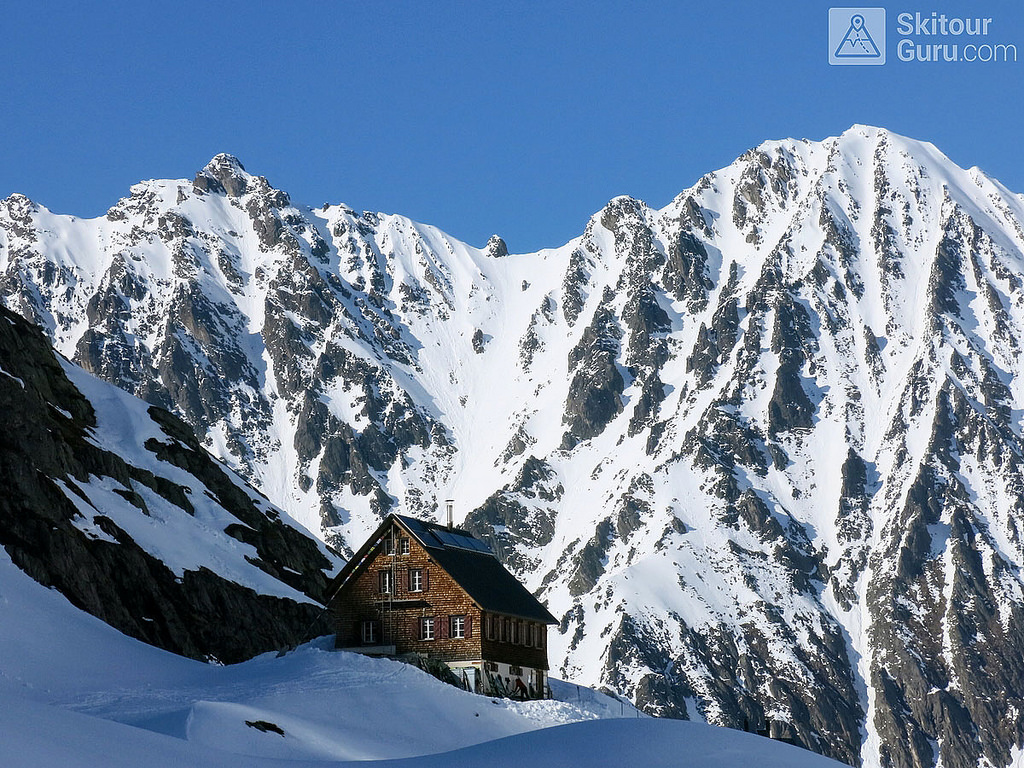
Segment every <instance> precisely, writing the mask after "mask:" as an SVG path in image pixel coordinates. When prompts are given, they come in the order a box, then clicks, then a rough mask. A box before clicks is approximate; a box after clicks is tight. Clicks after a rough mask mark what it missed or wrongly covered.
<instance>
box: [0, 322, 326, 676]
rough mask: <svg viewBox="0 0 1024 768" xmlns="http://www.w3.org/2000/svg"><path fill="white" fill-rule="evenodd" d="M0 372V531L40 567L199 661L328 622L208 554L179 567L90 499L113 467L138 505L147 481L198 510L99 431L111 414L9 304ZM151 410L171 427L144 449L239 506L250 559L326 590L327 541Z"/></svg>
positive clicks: (29, 564) (104, 613) (75, 598)
mask: <svg viewBox="0 0 1024 768" xmlns="http://www.w3.org/2000/svg"><path fill="white" fill-rule="evenodd" d="M0 371H2V372H3V373H2V374H0V409H2V410H3V412H4V413H5V414H7V419H8V424H7V427H8V428H7V429H6V430H5V432H4V435H3V436H0V482H2V483H3V486H4V488H5V492H4V494H3V495H2V498H0V543H2V544H3V546H4V548H5V549H6V550H7V552H8V553H9V554H10V556H11V558H12V559H13V560H14V562H15V563H16V564H17V565H18V566H19V567H21V568H22V569H23V570H25V571H26V572H27V573H28V574H29V575H30V576H32V577H33V578H35V579H36V580H37V581H39V582H41V583H42V584H45V585H46V586H52V587H55V588H56V589H58V590H59V591H60V592H62V593H63V594H64V595H65V596H67V597H68V599H69V600H71V602H73V603H74V604H75V605H77V606H78V607H80V608H82V609H83V610H86V611H88V612H89V613H92V614H93V615H95V616H98V617H99V618H101V619H103V620H104V621H106V622H107V623H109V624H111V625H112V626H114V627H116V628H117V629H119V630H121V631H122V632H125V633H126V634H129V635H131V636H133V637H136V638H138V639H140V640H143V641H145V642H148V643H151V644H153V645H157V646H160V647H161V648H165V649H167V650H171V651H174V652H176V653H180V654H183V655H187V656H191V657H194V658H199V659H204V658H210V657H215V658H217V659H220V660H221V661H224V662H234V661H240V660H243V659H246V658H249V657H251V656H253V655H255V654H257V653H260V652H262V651H267V650H271V649H275V648H280V647H284V646H287V645H290V644H292V643H295V642H299V641H301V640H303V639H305V638H306V637H309V636H313V633H315V632H317V631H328V628H326V626H317V625H316V623H315V619H317V617H318V615H319V613H320V609H319V607H318V606H317V605H316V604H315V603H300V602H296V601H295V600H292V599H286V598H280V597H270V596H267V595H261V594H257V593H256V592H254V591H253V590H252V589H250V588H248V587H243V586H240V585H239V584H237V583H234V582H233V581H230V580H228V579H226V578H224V577H223V576H221V575H219V574H217V573H215V572H214V571H212V570H210V569H209V568H207V567H205V566H200V567H199V568H198V569H196V570H187V571H185V572H184V574H183V575H181V576H180V577H179V576H176V575H175V573H174V572H173V571H172V570H171V569H170V568H168V567H167V566H166V565H165V564H164V563H163V562H161V561H160V560H159V559H158V558H157V557H155V556H153V555H152V554H150V553H148V552H146V551H145V550H144V549H143V548H142V547H140V546H139V545H138V544H137V543H136V542H135V541H134V540H133V539H132V537H131V536H130V535H129V534H128V533H127V532H126V531H125V530H124V529H123V528H121V527H120V526H118V524H117V523H116V522H114V520H113V519H112V518H111V517H109V516H107V515H106V514H104V511H105V510H104V507H103V506H102V503H101V505H100V506H93V502H92V501H90V493H91V488H90V486H91V484H92V483H93V481H95V480H96V479H97V478H104V479H107V480H108V481H109V482H111V483H113V484H114V486H115V488H114V491H115V493H117V494H118V495H120V496H122V497H123V498H124V499H126V501H127V502H128V503H129V504H131V505H133V506H135V507H137V508H138V509H137V514H139V515H146V516H148V515H149V514H150V512H149V511H148V509H147V505H146V502H145V501H144V499H143V497H142V496H140V495H139V493H138V492H137V490H136V489H144V488H146V489H149V490H151V491H152V492H154V493H156V494H157V495H158V496H159V497H161V498H162V499H164V500H166V501H168V502H170V503H171V504H173V505H175V506H177V507H179V508H180V509H181V510H183V511H184V512H185V513H187V514H195V512H194V509H193V507H192V504H191V502H190V501H189V498H188V495H189V493H191V489H189V488H185V487H183V486H181V485H178V484H177V483H175V482H173V481H170V480H167V479H165V478H164V477H161V476H159V475H154V474H153V473H152V472H150V471H149V470H146V469H141V468H139V467H136V466H133V465H132V464H130V463H128V462H126V461H125V460H124V459H122V458H121V457H120V456H118V455H116V454H114V453H111V452H109V451H107V450H105V449H102V448H100V447H98V446H97V445H96V444H95V442H94V441H92V440H90V432H91V430H93V429H94V428H95V427H96V424H97V418H109V417H110V414H99V415H98V414H97V413H96V411H95V410H94V407H93V405H92V404H91V403H90V402H89V401H88V400H87V399H86V398H85V397H84V396H83V395H82V394H81V392H79V391H78V390H77V389H76V388H75V386H74V385H73V384H72V383H71V382H70V381H69V380H68V378H67V376H66V375H65V373H64V371H63V369H62V368H61V366H60V364H59V363H58V362H57V359H56V358H55V357H54V354H53V351H52V349H51V348H50V345H49V342H48V341H47V340H46V338H45V337H44V336H43V334H42V333H41V332H40V331H39V330H38V329H37V328H35V327H33V326H31V325H29V324H28V323H27V322H26V321H25V320H24V319H22V318H21V317H19V316H17V315H15V314H13V313H11V312H9V311H8V310H6V309H3V308H0ZM150 414H151V416H152V418H153V420H154V423H155V425H158V426H159V427H160V429H161V430H162V432H163V434H164V436H165V437H164V438H163V439H161V440H157V439H152V438H151V439H150V441H149V443H147V448H149V449H150V450H152V451H153V452H154V453H155V454H156V456H157V457H158V458H159V459H160V460H161V461H165V462H168V464H169V466H170V465H173V466H175V467H178V468H180V469H183V470H185V472H187V473H188V474H189V475H190V476H191V477H193V478H196V480H198V481H199V482H200V483H201V484H202V486H204V487H205V488H206V489H207V492H208V493H210V494H211V495H212V496H213V497H214V498H215V499H216V500H217V503H218V504H219V505H220V506H221V507H222V508H223V509H224V510H225V511H227V512H229V513H230V514H231V515H232V516H234V517H235V518H236V520H237V522H236V523H235V524H233V525H231V526H229V527H228V529H226V532H227V533H228V535H231V536H233V537H234V538H237V539H238V540H240V541H243V542H245V543H247V544H250V545H252V547H253V548H254V557H253V558H252V559H251V560H250V562H251V563H252V564H253V565H255V566H256V567H257V568H259V569H261V570H262V571H264V572H266V573H267V574H269V575H271V576H273V577H274V578H277V579H279V580H280V581H281V582H283V583H285V584H288V585H289V586H291V587H293V588H294V589H296V590H299V591H302V592H305V593H306V594H308V595H309V596H310V597H312V598H314V599H315V600H323V599H325V597H326V596H325V594H324V590H325V589H326V586H327V571H328V570H329V569H331V568H332V563H331V562H330V561H329V560H328V559H327V558H326V557H325V556H324V555H323V554H322V553H321V551H320V549H319V547H318V546H317V544H316V543H315V542H314V541H312V540H311V539H309V538H308V537H307V536H306V535H304V534H302V533H300V532H299V531H298V530H297V529H296V528H293V527H291V526H289V525H287V524H285V523H284V522H283V521H281V520H280V518H279V517H278V514H277V513H276V512H274V511H270V512H266V511H263V510H261V509H259V508H257V506H256V505H255V504H254V502H253V500H252V499H251V498H250V496H249V494H247V493H246V492H244V491H243V490H242V489H241V488H240V487H239V486H238V485H236V484H235V483H234V482H233V481H231V480H230V479H229V478H228V476H227V475H226V474H225V472H224V470H223V469H222V468H220V466H219V465H218V464H217V463H216V462H215V461H213V460H212V459H211V457H210V456H209V455H208V454H206V453H205V452H204V451H203V450H202V448H201V447H200V446H199V443H198V442H197V441H196V439H195V436H194V435H193V433H192V431H191V429H190V428H189V427H187V426H186V425H185V424H184V423H183V422H182V421H181V420H180V419H178V418H176V417H174V416H172V415H171V414H170V413H168V412H166V411H162V410H160V409H158V408H155V407H154V408H150ZM61 485H65V486H66V487H67V488H68V489H69V490H70V492H71V493H72V494H73V495H75V496H77V497H78V498H79V499H80V500H81V503H82V505H85V506H86V507H91V508H92V510H93V511H94V512H95V517H94V524H95V526H96V527H97V528H98V529H99V531H98V532H96V533H89V531H88V528H85V529H83V527H82V525H83V524H84V523H85V522H86V521H85V518H84V517H83V513H82V512H81V511H79V509H78V508H77V505H76V503H74V502H73V501H72V499H71V497H69V495H68V494H67V493H65V492H64V491H62V490H61V487H60V486H61ZM307 633H308V634H307ZM304 634H305V637H304Z"/></svg>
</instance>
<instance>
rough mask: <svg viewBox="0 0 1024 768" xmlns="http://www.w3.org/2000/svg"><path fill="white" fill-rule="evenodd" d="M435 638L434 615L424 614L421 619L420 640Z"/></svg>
mask: <svg viewBox="0 0 1024 768" xmlns="http://www.w3.org/2000/svg"><path fill="white" fill-rule="evenodd" d="M433 639H434V617H433V616H424V617H423V618H421V619H420V640H433Z"/></svg>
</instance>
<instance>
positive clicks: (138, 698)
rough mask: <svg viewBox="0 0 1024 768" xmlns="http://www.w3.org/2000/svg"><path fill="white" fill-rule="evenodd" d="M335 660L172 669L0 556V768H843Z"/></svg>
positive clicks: (615, 706)
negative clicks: (370, 765) (526, 766)
mask: <svg viewBox="0 0 1024 768" xmlns="http://www.w3.org/2000/svg"><path fill="white" fill-rule="evenodd" d="M329 649H330V638H321V639H320V640H318V641H315V642H313V643H310V644H307V645H305V646H302V647H300V648H299V649H298V650H296V651H294V652H292V653H289V654H287V655H285V656H282V657H278V656H277V655H276V654H265V655H263V656H260V657H257V658H255V659H252V660H251V661H248V662H245V663H243V664H237V665H233V666H226V667H224V666H214V665H208V664H203V663H200V662H196V661H192V660H190V659H186V658H183V657H180V656H175V655H174V654H171V653H167V652H165V651H161V650H159V649H157V648H153V647H151V646H147V645H145V644H143V643H140V642H138V641H136V640H133V639H131V638H128V637H126V636H124V635H122V634H120V633H118V632H117V631H115V630H113V629H112V628H110V627H109V626H107V625H106V624H104V623H103V622H101V621H99V620H98V619H96V618H94V617H92V616H90V615H88V614H86V613H83V612H81V611H79V610H78V609H76V608H74V607H73V606H71V605H70V604H69V603H68V602H67V601H66V600H65V599H64V597H62V596H61V595H60V594H59V593H57V592H55V591H53V590H48V589H46V588H44V587H42V586H41V585H39V584H37V583H36V582H34V581H32V580H31V579H30V578H29V577H28V576H26V575H25V574H24V573H22V572H21V571H20V570H18V568H16V567H15V566H14V565H13V564H12V563H11V561H10V558H9V557H8V556H7V554H6V553H4V552H2V551H0V713H2V714H0V765H3V766H4V767H5V768H44V767H45V768H50V767H51V766H62V767H64V768H98V767H99V766H103V768H118V767H119V766H124V767H125V768H129V767H130V768H138V767H139V766H165V767H169V768H170V767H174V766H211V767H213V766H225V768H226V767H228V766H239V767H241V766H246V767H247V768H248V767H250V766H285V765H287V766H295V767H296V768H298V766H306V765H309V766H312V765H326V764H332V765H339V764H347V763H350V762H355V761H376V762H375V764H376V765H381V766H385V765H387V766H390V765H396V766H397V765H402V766H410V767H413V766H417V767H418V766H435V765H436V766H441V765H445V766H452V765H497V766H500V765H521V764H522V760H523V758H524V756H529V758H530V763H531V765H535V766H547V765H550V766H574V765H580V766H583V765H587V766H594V765H636V764H646V765H652V766H656V765H675V766H679V765H683V766H685V765H695V766H696V765H702V766H733V765H743V764H746V763H749V762H750V761H751V760H755V759H756V760H758V761H760V762H761V764H762V765H766V766H775V765H778V766H784V765H785V766H797V767H800V766H808V768H810V767H812V766H827V765H836V764H835V763H833V762H832V761H830V760H826V759H825V758H822V757H819V756H817V755H813V754H811V753H809V752H805V751H803V750H799V749H796V748H794V747H789V746H787V745H785V744H779V743H777V742H772V741H769V740H767V739H763V738H759V737H756V736H751V735H749V734H743V733H740V732H737V731H731V730H728V729H720V728H713V727H710V726H705V725H697V724H692V723H686V722H680V721H656V720H652V719H650V718H646V717H644V718H639V717H638V716H637V712H636V710H634V709H633V708H632V707H630V706H629V705H623V704H621V703H620V702H618V701H616V700H613V699H611V698H609V697H606V696H603V695H602V694H599V693H596V692H593V691H591V690H589V689H577V688H576V687H575V686H572V685H568V684H564V683H563V684H560V685H557V686H556V690H557V691H558V693H559V695H560V696H562V697H563V698H565V699H569V700H568V701H548V702H526V703H519V702H510V701H503V700H493V699H490V698H487V697H483V696H476V695H473V694H469V693H465V692H463V691H459V690H457V689H455V688H451V687H450V686H447V685H444V684H442V683H439V682H437V681H436V680H434V679H433V678H432V677H430V676H428V675H426V674H424V673H423V672H420V671H419V670H417V669H415V668H413V667H411V666H407V665H405V664H400V663H396V662H392V661H387V660H381V659H370V658H365V657H362V656H359V655H357V654H350V653H341V652H332V651H330V650H329ZM620 714H622V715H625V716H624V717H620ZM612 718H614V720H612ZM598 721H600V722H598ZM247 722H248V723H252V724H253V725H252V726H250V725H247ZM257 726H258V727H257ZM551 726H558V727H556V728H552V727H551ZM278 731H281V732H278ZM282 732H283V733H282Z"/></svg>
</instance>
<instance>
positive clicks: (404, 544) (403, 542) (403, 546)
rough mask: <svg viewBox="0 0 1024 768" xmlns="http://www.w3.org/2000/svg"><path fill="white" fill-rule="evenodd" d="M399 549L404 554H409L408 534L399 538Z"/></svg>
mask: <svg viewBox="0 0 1024 768" xmlns="http://www.w3.org/2000/svg"><path fill="white" fill-rule="evenodd" d="M398 551H399V553H400V554H403V555H408V554H409V537H408V536H403V537H402V538H401V539H399V540H398Z"/></svg>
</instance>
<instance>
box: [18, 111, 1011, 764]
mask: <svg viewBox="0 0 1024 768" xmlns="http://www.w3.org/2000/svg"><path fill="white" fill-rule="evenodd" d="M217 185H219V186H220V189H217ZM503 250H504V251H506V252H507V247H506V248H502V247H501V245H499V244H498V243H497V241H495V240H494V239H493V238H492V240H491V241H489V243H488V244H487V246H486V247H485V248H484V249H482V250H481V249H477V248H473V247H471V246H469V245H466V244H465V243H462V242H460V241H458V240H456V239H455V238H453V237H450V236H448V235H446V234H445V233H443V232H440V231H439V230H437V229H436V228H433V227H430V226H427V225H423V224H419V223H416V222H413V221H411V220H409V219H407V218H404V217H401V216H397V215H392V214H381V213H372V212H363V213H358V212H356V211H354V210H352V209H350V208H348V207H346V206H342V205H336V206H327V207H324V208H320V209H312V208H308V207H304V206H300V205H297V204H293V203H292V202H291V200H290V198H288V196H287V195H286V194H285V193H283V192H281V191H279V190H275V189H274V188H273V187H272V186H271V185H270V184H269V182H267V181H266V180H265V179H262V177H259V176H254V175H251V174H249V173H248V172H246V171H244V170H243V169H242V168H241V164H239V163H237V161H233V159H231V158H230V157H228V156H218V157H217V158H214V160H213V161H212V162H211V164H210V165H209V166H207V167H206V168H205V169H204V170H203V171H201V172H200V174H199V176H197V177H196V181H195V182H189V181H187V180H177V181H164V182H152V183H148V184H146V185H141V186H140V187H137V188H136V189H135V190H133V193H132V195H131V196H130V197H128V198H126V199H125V200H122V201H121V202H120V203H118V204H117V205H115V206H114V207H113V208H112V209H111V211H110V212H108V214H107V215H106V216H105V217H103V218H100V219H94V220H77V219H75V220H73V219H71V218H70V217H61V216H56V215H54V214H51V213H49V212H48V211H46V210H45V208H42V207H35V206H32V205H30V204H28V203H27V201H22V200H15V199H14V198H9V199H8V200H7V201H4V202H3V203H2V204H0V296H2V297H3V301H4V302H5V303H6V304H7V305H8V306H9V307H12V308H14V309H16V310H17V311H18V312H20V313H21V314H23V315H25V316H26V317H29V318H31V319H33V320H35V321H37V322H39V323H40V324H41V325H42V326H43V327H44V328H45V329H46V331H47V332H48V333H49V334H50V335H51V337H52V338H53V339H54V342H55V344H56V346H57V347H58V349H60V350H61V351H62V352H63V353H64V354H66V355H68V356H69V357H72V358H73V359H75V360H76V361H77V362H79V363H80V364H81V365H83V367H85V368H87V369H88V370H90V371H93V372H95V373H97V374H98V375H100V376H102V377H103V378H106V379H108V380H109V381H112V382H114V383H117V384H118V385H119V386H121V387H124V388H126V389H128V390H129V391H131V392H133V393H135V394H137V395H139V396H141V397H144V398H146V399H148V400H150V401H152V402H156V403H162V404H164V405H166V406H167V407H168V408H171V409H173V410H175V411H176V412H177V413H179V414H180V415H182V416H183V417H184V418H185V419H186V420H187V421H188V422H189V423H191V424H192V425H193V426H194V427H195V428H196V429H197V431H198V432H199V434H200V435H201V436H202V439H203V441H204V444H205V445H206V446H207V447H208V448H209V449H211V450H212V451H214V452H215V453H217V454H218V455H220V456H222V457H223V458H224V459H225V460H226V461H227V462H229V463H230V464H231V465H233V466H234V467H236V468H237V469H238V471H239V472H241V473H242V474H244V475H245V476H246V477H247V478H248V479H250V480H251V481H252V482H253V483H255V484H256V485H258V486H259V487H260V488H261V489H262V490H263V491H264V492H265V493H266V494H267V495H268V496H269V497H270V498H271V500H272V501H274V502H275V503H276V504H278V505H280V506H281V507H283V508H284V509H286V510H287V511H289V512H290V513H291V514H293V515H294V516H296V517H297V518H298V519H300V520H301V521H303V522H304V523H305V524H306V525H308V526H309V527H311V528H315V529H318V530H319V531H320V532H321V533H322V535H323V536H324V537H325V538H326V539H328V540H330V541H332V542H334V543H336V544H337V545H338V546H340V547H345V546H347V545H348V544H349V543H351V542H358V541H362V540H363V538H364V537H365V536H366V535H367V533H369V531H370V530H372V529H373V528H374V527H375V525H376V523H377V521H378V520H379V518H380V515H382V514H384V513H385V512H386V511H388V510H391V509H396V510H401V511H402V512H404V513H408V514H414V515H423V516H428V517H429V516H435V515H437V510H438V509H439V503H438V502H439V500H443V499H444V498H446V497H453V498H454V499H455V504H456V513H457V516H458V517H459V518H460V521H461V522H464V524H465V525H467V526H469V527H470V528H471V529H472V530H473V531H474V532H475V533H476V534H477V535H478V536H481V537H484V538H485V539H487V540H488V541H489V542H491V543H492V545H493V548H494V550H495V551H496V552H499V553H500V554H501V556H502V558H503V559H504V561H505V562H506V563H507V564H508V565H509V566H510V567H511V568H513V569H514V570H515V571H516V572H517V573H518V574H519V575H520V576H521V577H522V578H523V579H525V580H526V582H527V583H528V584H529V586H530V587H531V588H532V589H534V590H536V591H537V592H538V594H539V595H540V596H541V597H542V598H543V599H545V600H546V601H547V603H548V605H549V608H550V609H551V610H552V612H553V613H554V614H555V615H556V616H558V617H559V618H560V619H561V627H560V633H559V635H558V637H557V638H556V640H555V642H554V644H553V647H552V649H551V658H552V661H555V662H556V664H558V665H560V666H561V670H560V671H561V673H562V674H563V675H566V676H570V677H573V678H577V679H580V680H582V681H585V682H588V683H591V684H595V685H606V686H609V687H610V688H613V689H615V690H618V691H621V692H624V693H626V694H628V695H629V696H630V697H632V698H633V699H634V700H635V701H637V702H638V703H639V704H640V705H641V706H643V707H644V708H645V709H647V710H648V711H651V712H654V713H659V714H670V715H677V716H687V717H691V718H696V717H702V718H705V719H707V720H709V721H711V722H715V723H720V724H727V725H733V726H742V724H743V722H744V721H745V720H746V721H748V722H751V723H767V722H768V721H771V722H773V723H775V726H774V727H776V728H778V729H782V730H784V731H786V732H787V733H788V734H789V735H790V736H791V737H792V738H793V739H795V740H797V741H799V742H800V743H802V744H805V745H807V746H809V747H811V748H812V749H815V750H817V751H820V752H823V753H825V754H828V755H831V756H833V757H836V758H838V759H841V760H844V761H847V762H851V763H852V762H856V761H858V760H861V761H862V762H863V763H864V764H866V765H893V766H899V767H900V768H903V766H908V767H909V766H911V765H929V764H934V762H935V761H936V760H937V759H939V757H940V756H941V760H942V764H943V765H952V764H957V765H968V764H970V765H974V764H977V763H978V762H979V761H980V760H982V759H984V760H988V761H989V762H990V763H992V764H1005V763H1006V762H1008V760H1009V757H1010V755H1011V751H1010V750H1011V748H1012V747H1013V746H1014V745H1020V744H1021V743H1024V725H1022V724H1021V723H1020V722H1018V719H1016V718H1012V717H1010V718H1008V717H1005V714H1006V712H1008V711H1011V709H1012V708H1016V709H1018V710H1022V711H1024V670H1022V669H1021V667H1020V662H1019V660H1020V659H1021V658H1024V634H1022V632H1021V630H1020V629H1019V627H1021V626H1024V624H1022V622H1021V619H1022V618H1024V616H1022V606H1024V585H1022V582H1021V578H1020V576H1019V568H1020V566H1021V565H1022V564H1024V544H1022V542H1021V538H1020V531H1021V530H1024V520H1022V519H1021V516H1022V515H1024V443H1022V434H1024V422H1022V416H1021V414H1022V413H1024V389H1022V388H1021V386H1020V380H1021V379H1020V377H1021V376H1022V375H1024V361H1022V358H1021V354H1022V353H1021V346H1020V341H1019V340H1020V339H1021V338H1024V293H1022V291H1024V199H1022V198H1021V196H1019V195H1017V194H1014V193H1011V192H1010V191H1008V190H1006V189H1005V187H1003V186H1002V185H1001V184H1000V183H999V182H998V181H996V180H995V179H993V178H991V177H989V176H987V175H986V174H985V173H983V172H981V171H978V170H977V169H971V170H964V169H962V168H959V167H957V166H956V165H955V164H954V163H952V162H951V161H950V160H949V159H948V158H947V157H945V156H944V155H942V154H941V152H939V151H938V150H937V149H936V148H935V147H933V146H932V145H930V144H927V143H925V142H918V141H915V140H911V139H907V138H904V137H901V136H898V135H897V134H893V133H890V132H888V131H885V130H882V129H878V128H871V127H866V126H853V127H852V128H850V129H849V130H847V131H845V132H844V133H843V134H842V135H840V136H836V137H831V138H827V139H824V140H822V141H807V140H792V139H787V140H782V141H772V142H766V143H764V144H761V145H760V146H758V147H756V148H754V149H751V150H750V151H748V152H746V153H744V154H743V155H742V156H741V157H739V158H738V159H737V160H736V161H735V162H733V163H732V164H730V165H729V166H727V167H726V168H723V169H720V170H717V171H714V172H711V173H708V174H707V175H706V176H704V177H703V178H701V179H700V180H698V181H697V183H696V184H694V185H693V186H692V187H690V188H689V189H686V190H684V191H683V192H681V193H680V194H679V195H678V196H677V197H676V198H675V199H674V200H672V201H671V202H670V203H669V204H668V205H667V206H665V207H664V208H661V209H660V210H659V209H653V208H651V207H649V206H647V205H646V204H644V203H643V202H641V201H638V200H635V199H632V198H628V197H621V198H616V199H614V200H612V201H610V202H609V204H608V205H606V206H605V207H604V208H603V209H602V210H601V211H599V212H598V213H597V214H595V216H594V217H592V218H591V220H590V221H589V222H588V224H587V226H586V228H585V231H584V232H583V233H581V235H580V236H579V237H577V238H574V239H573V240H571V241H570V242H568V243H566V244H564V245H563V246H561V247H558V248H552V249H546V250H543V251H540V252H537V253H532V254H517V255H516V256H515V257H514V258H495V256H497V255H499V253H500V252H501V251H503ZM979 649H983V651H980V650H979ZM556 660H557V661H556Z"/></svg>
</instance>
